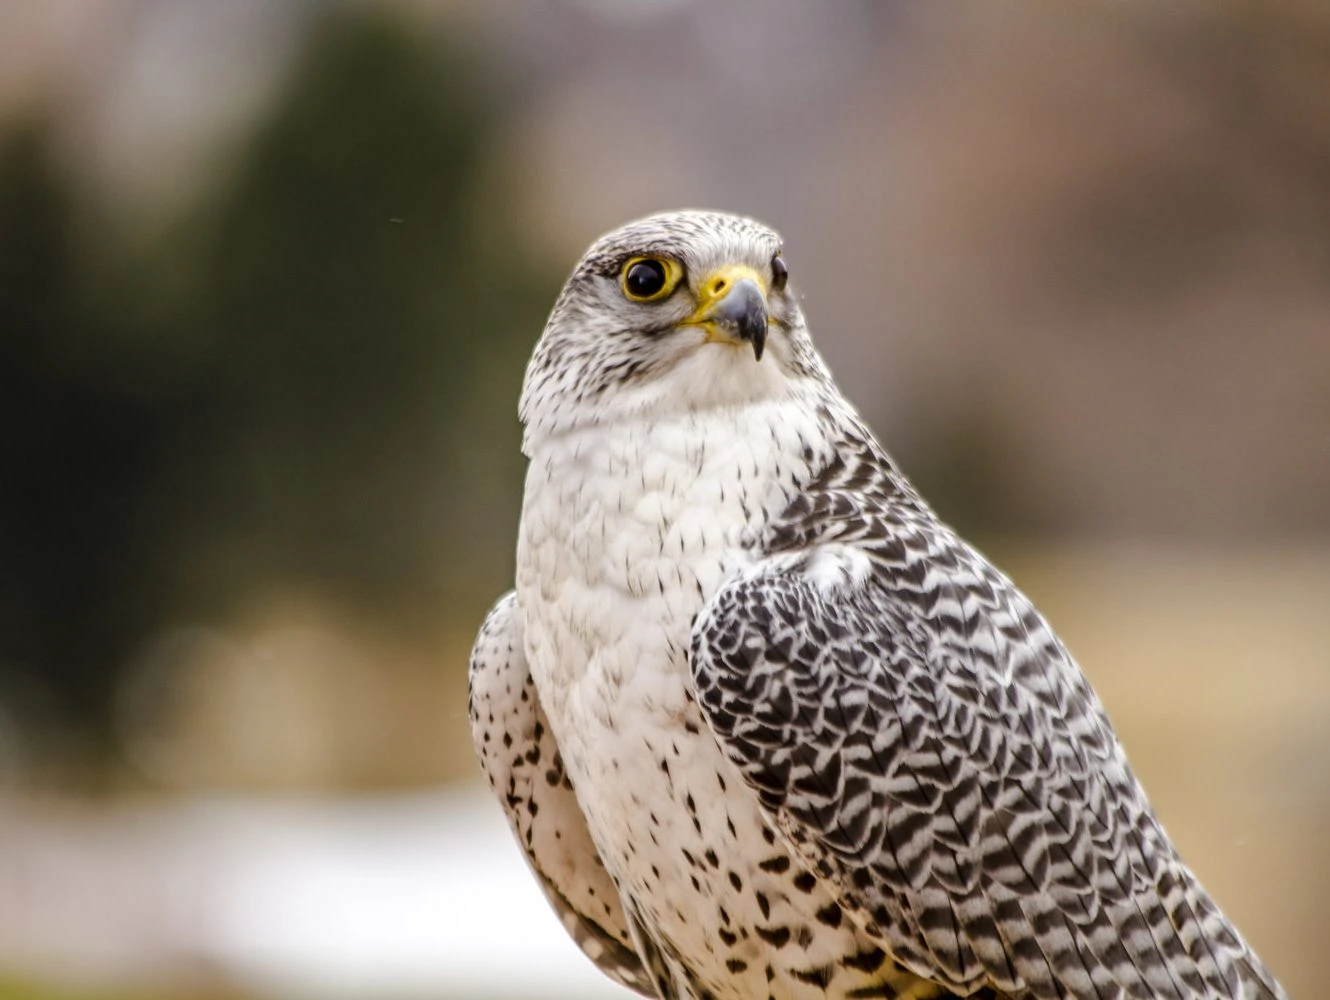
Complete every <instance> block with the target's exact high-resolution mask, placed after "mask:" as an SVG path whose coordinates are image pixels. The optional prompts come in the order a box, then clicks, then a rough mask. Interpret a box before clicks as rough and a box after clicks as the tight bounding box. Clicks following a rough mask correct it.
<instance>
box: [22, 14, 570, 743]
mask: <svg viewBox="0 0 1330 1000" xmlns="http://www.w3.org/2000/svg"><path fill="white" fill-rule="evenodd" d="M494 83H495V81H491V80H486V79H484V78H483V76H482V75H481V74H480V73H479V72H478V70H477V62H476V61H473V60H471V59H469V58H468V57H467V56H466V55H464V54H463V53H461V52H459V51H457V50H456V49H454V48H452V47H450V46H448V45H446V44H443V43H442V41H441V40H439V39H435V38H431V37H427V36H423V35H421V34H419V33H418V32H417V31H416V30H415V28H414V27H413V26H409V25H407V24H404V23H403V22H401V21H400V20H396V19H394V17H393V16H392V15H390V14H388V13H385V12H383V11H369V10H363V9H355V10H339V11H336V12H332V13H330V14H328V15H327V16H325V17H324V18H323V19H322V20H321V21H320V22H318V23H317V24H316V26H315V28H314V30H312V32H311V33H310V36H309V39H308V42H307V44H306V46H305V48H304V50H303V51H302V52H301V53H300V54H299V56H298V57H297V59H296V60H295V62H294V65H293V68H292V71H291V74H290V77H289V80H288V82H287V84H286V86H285V87H284V88H283V90H282V91H281V93H280V94H279V95H278V97H277V99H276V101H275V102H274V104H273V106H272V108H271V110H270V112H269V113H268V115H267V116H266V119H265V120H264V121H263V122H262V123H261V124H260V125H259V126H258V127H257V128H256V130H255V132H254V133H253V137H252V139H251V140H250V141H249V142H248V143H247V144H246V145H245V146H244V147H243V148H242V149H241V150H240V152H239V155H238V157H237V160H236V164H235V167H234V170H233V171H231V172H230V174H229V179H228V180H227V181H226V182H225V183H224V184H223V185H222V186H221V187H220V189H218V190H216V191H213V192H211V193H209V194H207V195H206V196H205V197H204V200H203V201H202V202H201V203H200V207H199V208H198V209H197V210H196V211H194V212H192V213H191V214H190V215H189V217H188V218H187V219H185V220H183V221H182V222H181V223H180V224H179V225H178V226H176V227H174V228H173V229H172V230H171V231H170V233H169V234H168V235H167V236H166V237H165V238H164V239H163V241H162V243H161V244H160V245H159V246H157V247H156V248H155V249H154V250H153V251H152V252H151V253H150V254H149V255H148V256H147V259H146V262H145V261H143V260H140V261H138V262H136V263H133V264H130V265H114V267H115V270H114V271H113V274H114V280H106V278H105V276H104V275H103V276H102V277H101V280H90V279H89V278H88V276H87V274H86V271H87V269H86V268H83V267H82V266H81V265H82V263H83V260H84V258H86V257H88V256H89V252H88V248H87V247H86V246H81V245H80V240H84V239H89V238H91V237H90V235H89V234H88V233H87V232H86V231H85V230H83V229H80V227H79V226H78V225H77V224H76V221H75V213H74V211H73V209H72V203H71V198H70V196H69V195H68V194H67V193H66V191H65V189H64V188H63V187H62V184H61V181H60V179H59V175H58V173H57V172H56V171H54V170H53V169H52V167H51V164H50V162H49V159H48V158H46V157H45V156H44V154H43V152H42V143H41V141H40V134H39V133H38V132H36V131H34V130H32V129H26V130H20V131H18V132H15V133H12V134H11V136H10V138H9V140H8V142H7V143H6V145H5V147H4V153H3V156H0V329H3V331H4V334H3V336H0V407H3V413H4V416H5V418H6V419H5V420H4V425H3V428H2V429H0V457H3V461H4V463H5V467H6V469H8V470H9V475H7V476H6V477H5V484H4V486H3V488H0V519H2V520H0V684H3V677H4V676H5V675H8V676H9V677H10V678H19V677H23V678H28V679H29V685H28V686H33V684H32V683H31V681H32V680H33V679H35V681H36V685H35V686H36V687H37V688H38V689H39V690H42V691H44V692H45V697H46V698H48V699H49V700H51V701H52V702H53V703H55V704H56V705H58V706H59V707H60V709H61V710H62V711H63V712H65V713H66V715H67V716H68V717H70V718H74V719H77V720H78V721H79V723H80V725H81V726H82V727H83V731H85V732H90V733H95V734H100V735H102V736H105V735H106V733H107V732H109V730H108V727H107V726H106V722H107V713H108V708H109V699H110V697H111V695H112V693H113V691H114V689H115V678H116V674H117V671H118V670H120V669H122V668H123V666H124V665H125V662H126V659H127V657H129V656H130V655H131V654H132V652H133V651H134V649H135V648H137V646H138V645H139V644H141V643H142V642H143V641H144V640H145V639H146V638H147V637H148V636H149V635H151V634H152V633H153V632H155V631H156V630H157V629H159V628H161V627H164V626H166V625H168V624H169V623H171V622H173V621H178V620H182V619H195V620H197V619H200V618H201V619H204V620H208V619H210V618H217V617H221V616H224V615H225V614H226V613H228V612H229V611H231V610H233V609H234V608H235V607H236V606H237V605H238V604H240V603H243V602H244V601H245V600H246V599H247V597H249V596H251V595H253V594H254V593H256V592H262V591H263V590H265V589H267V588H283V587H287V588H293V589H297V590H299V591H301V592H310V591H314V592H315V593H317V594H319V595H320V596H321V597H323V598H325V599H327V600H329V601H331V602H332V603H334V604H342V605H344V606H353V607H360V608H364V609H366V610H368V611H369V612H371V613H373V614H377V615H380V616H388V617H389V618H390V619H391V621H392V622H393V627H394V628H397V629H399V630H401V631H402V632H403V633H404V634H414V635H416V636H419V637H423V636H435V635H437V634H438V633H439V632H440V631H441V630H446V629H448V628H449V627H454V626H455V627H462V626H465V627H467V628H470V627H471V626H473V625H474V620H475V619H476V618H477V617H478V615H479V614H480V613H482V611H483V609H484V606H485V605H486V603H487V602H488V601H489V600H490V599H492V597H493V595H494V594H495V593H496V592H497V591H498V589H499V588H500V587H501V586H502V584H503V581H504V580H506V579H507V578H508V577H509V576H510V574H511V551H512V542H513V532H514V525H515V523H516V505H517V499H518V493H519V490H518V488H517V483H518V478H519V476H520V471H521V460H520V456H519V454H518V451H517V447H516V443H517V424H516V417H515V413H514V400H515V399H516V393H517V389H518V386H519V383H520V378H521V366H522V363H523V360H524V357H525V354H526V353H527V351H528V350H529V347H530V344H531V341H532V340H533V338H534V336H535V334H536V332H537V331H538V330H539V328H540V324H541V322H542V316H543V312H544V310H545V308H546V307H547V305H548V301H549V299H550V297H551V296H552V294H553V290H554V285H555V283H556V282H557V276H553V277H545V278H542V277H541V276H539V275H536V274H535V273H534V272H533V270H532V267H531V266H530V264H529V263H528V260H529V258H528V256H527V255H526V254H525V252H524V249H523V244H522V241H521V238H520V235H519V234H518V233H516V231H515V227H512V226H511V225H510V220H508V219H507V217H506V216H505V215H504V213H503V211H502V210H501V207H500V206H496V205H494V204H492V201H493V199H492V198H491V199H489V200H487V197H486V194H485V185H484V171H485V154H486V152H487V149H488V147H489V143H490V140H491V133H490V126H489V122H490V121H491V116H490V114H489V106H488V104H487V100H489V98H487V96H486V95H487V94H492V93H493V91H494V87H493V84H494ZM101 263H102V264H106V263H107V261H106V260H105V259H103V260H102V261H101ZM108 266H109V265H108ZM459 669H460V667H459ZM3 698H4V688H3V686H0V699H3Z"/></svg>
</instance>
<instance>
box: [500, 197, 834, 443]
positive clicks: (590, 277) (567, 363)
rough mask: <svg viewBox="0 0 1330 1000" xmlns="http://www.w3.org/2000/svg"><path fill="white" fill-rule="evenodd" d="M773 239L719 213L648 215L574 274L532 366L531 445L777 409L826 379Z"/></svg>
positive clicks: (760, 228) (526, 402)
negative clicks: (570, 435)
mask: <svg viewBox="0 0 1330 1000" xmlns="http://www.w3.org/2000/svg"><path fill="white" fill-rule="evenodd" d="M781 253H782V246H781V240H780V237H779V236H778V235H777V234H776V233H775V232H773V231H772V230H771V229H768V228H767V227H766V226H764V225H762V224H761V223H758V222H755V221H753V220H752V219H746V218H742V217H740V216H736V215H726V214H724V213H720V212H700V211H682V212H669V213H664V214H661V215H653V216H649V217H647V218H645V219H640V220H638V221H636V222H631V223H629V224H628V225H626V226H623V227H621V228H619V229H616V230H614V231H613V232H610V233H607V234H606V235H604V236H602V237H601V238H600V239H598V240H597V241H596V242H595V243H594V244H592V246H591V248H590V249H589V250H588V251H587V252H586V254H585V255H584V256H583V257H582V259H581V260H580V261H579V262H578V264H577V266H576V267H575V268H574V269H573V273H572V275H571V276H570V277H569V279H568V282H567V284H565V285H564V288H563V292H562V293H561V294H560V295H559V298H558V301H557V302H556V303H555V306H554V310H553V312H551V314H550V318H549V322H548V323H547V324H546V326H545V332H544V335H543V336H542V337H541V339H540V343H539V344H538V345H537V346H536V351H535V354H534V355H533V356H532V358H531V363H530V365H529V366H528V367H527V373H526V382H525V385H524V386H523V389H522V402H521V407H520V412H521V417H522V422H523V423H524V424H526V427H527V440H528V442H530V440H531V439H532V438H533V437H539V436H543V435H545V434H551V433H558V432H560V431H563V430H569V429H572V428H575V427H581V426H587V425H595V424H604V423H612V422H615V421H619V420H625V419H635V418H637V417H640V416H642V415H648V416H650V417H652V418H657V419H659V418H662V417H665V416H668V415H669V414H671V413H678V412H684V411H690V410H692V411H696V410H699V409H704V408H708V407H718V406H736V405H744V404H745V403H751V402H754V401H758V400H762V399H766V398H782V397H785V396H788V395H789V394H790V393H791V392H794V391H797V389H798V387H799V386H800V385H801V384H807V383H808V382H809V380H814V381H822V380H824V379H825V378H826V372H825V369H824V368H823V366H822V363H821V361H820V359H819V358H818V357H817V354H816V352H815V351H814V350H813V347H812V344H811V342H810V341H809V339H808V333H807V331H806V330H805V328H804V320H803V314H802V313H801V312H800V311H799V306H798V303H797V302H796V301H795V297H794V294H793V292H792V291H791V288H790V286H789V282H788V277H789V273H788V271H787V269H786V265H785V261H784V259H783V258H782V256H781Z"/></svg>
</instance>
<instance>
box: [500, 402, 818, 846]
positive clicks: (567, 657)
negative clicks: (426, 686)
mask: <svg viewBox="0 0 1330 1000" xmlns="http://www.w3.org/2000/svg"><path fill="white" fill-rule="evenodd" d="M789 412H790V409H789V408H788V407H783V406H780V405H779V404H777V403H774V402H773V403H760V404H754V405H748V406H744V407H736V408H718V409H712V410H707V411H704V412H702V413H698V414H687V415H682V416H681V417H679V418H678V419H676V420H673V421H671V422H667V423H658V424H649V423H646V422H628V423H621V424H618V425H615V426H608V427H594V428H589V429H586V430H582V431H577V432H573V433H567V434H563V435H560V436H559V437H556V438H551V439H549V440H547V441H546V442H544V446H543V447H542V448H541V449H540V450H539V451H538V452H536V453H535V454H534V455H533V456H532V462H531V467H530V470H529V472H528V475H527V486H526V497H525V504H524V508H523V515H522V529H521V535H520V539H519V543H518V573H517V587H518V594H519V600H520V601H521V604H522V610H523V616H524V621H525V625H526V644H527V654H528V656H529V658H530V661H531V668H532V674H533V676H534V677H535V680H536V685H537V687H538V688H539V690H540V695H541V700H542V702H543V704H544V706H545V709H546V712H547V713H548V714H549V717H550V723H551V726H552V727H553V729H554V732H555V735H556V737H557V739H558V741H559V745H560V747H561V748H562V750H563V754H564V758H565V761H566V763H567V766H568V768H569V773H570V775H571V776H572V778H573V781H574V783H575V784H576V785H577V787H578V789H579V800H580V801H582V803H583V807H584V809H585V811H586V812H587V813H588V817H589V820H590V822H591V824H592V826H593V832H594V828H595V827H597V826H599V827H603V828H604V829H603V830H602V831H601V832H600V833H598V834H596V835H597V836H600V837H603V838H605V839H606V840H609V839H613V837H612V835H611V833H610V829H611V828H613V827H617V826H621V825H622V816H623V815H624V814H625V813H626V812H628V811H630V810H631V809H633V808H635V807H634V802H636V801H639V800H641V799H642V798H643V796H644V795H645V794H650V789H651V782H652V780H653V779H651V778H650V776H649V775H644V774H642V773H639V772H641V771H643V770H645V769H647V767H648V766H649V767H652V768H654V767H655V766H656V765H655V763H653V762H651V761H650V758H649V755H648V753H647V752H646V750H645V749H644V746H645V744H647V743H653V744H654V743H658V742H660V741H661V740H665V739H674V738H676V737H682V738H684V739H685V740H686V739H687V738H689V734H688V733H687V732H686V730H685V727H684V713H685V710H686V708H687V706H688V698H687V694H686V692H687V685H688V680H687V678H688V664H687V650H688V643H689V631H690V627H691V623H692V620H693V617H694V615H696V613H697V611H698V610H699V609H700V608H701V607H702V605H703V604H704V603H705V602H706V601H707V600H708V599H709V598H710V597H711V595H712V594H713V593H715V591H716V589H717V588H718V587H719V586H720V585H721V583H722V582H723V581H724V580H726V579H727V578H729V577H730V576H731V575H732V574H734V573H736V572H737V571H739V570H740V569H741V568H742V567H743V566H744V565H745V564H746V563H747V562H749V561H750V560H751V556H750V552H751V551H752V548H753V546H754V544H755V541H756V538H757V532H758V530H760V528H761V526H762V525H763V524H764V523H765V521H766V520H767V518H768V517H770V516H771V514H772V513H773V512H775V511H779V510H781V509H783V508H784V506H785V505H786V504H787V503H788V502H789V499H790V496H791V489H792V488H793V484H794V483H795V482H797V481H802V480H803V479H804V478H805V476H806V473H807V467H806V465H805V458H804V454H805V451H806V449H805V447H804V443H805V441H808V440H810V436H811V435H812V434H813V428H811V427H807V428H801V427H798V426H794V425H792V424H791V422H790V420H789ZM706 743H707V766H711V757H712V751H714V744H713V743H712V741H711V737H710V736H709V735H708V736H707V737H706ZM603 846H604V847H605V848H606V849H607V853H613V851H612V848H611V845H610V844H608V843H606V844H604V845H603ZM606 860H607V862H608V861H609V860H610V859H609V858H608V857H607V859H606Z"/></svg>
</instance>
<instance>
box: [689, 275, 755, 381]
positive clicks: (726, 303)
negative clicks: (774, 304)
mask: <svg viewBox="0 0 1330 1000" xmlns="http://www.w3.org/2000/svg"><path fill="white" fill-rule="evenodd" d="M701 300H702V301H701V303H700V304H699V305H698V308H697V311H696V312H695V313H693V315H691V316H689V317H688V319H686V320H684V325H685V326H698V327H701V328H702V329H703V330H704V331H705V332H706V336H707V342H708V343H719V344H731V345H738V344H750V345H752V348H753V357H754V358H756V359H757V360H758V361H761V360H762V351H763V350H764V349H765V348H766V346H767V318H768V316H767V296H766V292H764V291H763V281H762V278H761V276H760V275H759V274H758V273H757V272H756V271H754V270H753V269H752V268H750V267H739V266H730V267H722V268H720V269H719V270H717V271H715V272H713V273H712V274H710V275H709V276H708V277H707V279H706V280H705V281H704V282H703V283H702V294H701Z"/></svg>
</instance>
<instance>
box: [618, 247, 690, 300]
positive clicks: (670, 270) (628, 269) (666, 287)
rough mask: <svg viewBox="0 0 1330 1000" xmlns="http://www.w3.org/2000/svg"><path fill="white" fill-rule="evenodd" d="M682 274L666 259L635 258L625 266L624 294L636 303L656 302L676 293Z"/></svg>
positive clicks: (674, 264) (672, 262) (623, 276)
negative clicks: (671, 293) (673, 292)
mask: <svg viewBox="0 0 1330 1000" xmlns="http://www.w3.org/2000/svg"><path fill="white" fill-rule="evenodd" d="M682 274H683V271H682V268H680V267H679V265H678V264H676V263H675V262H674V261H672V260H669V259H667V258H665V257H634V258H632V259H631V260H629V261H628V262H627V263H626V264H624V266H623V275H622V279H621V283H622V285H623V293H624V295H626V296H628V298H630V299H632V300H633V301H634V302H655V301H656V300H657V299H663V298H665V296H667V295H669V294H670V292H672V291H674V289H675V287H676V286H677V285H678V284H679V278H680V277H681V276H682Z"/></svg>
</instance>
